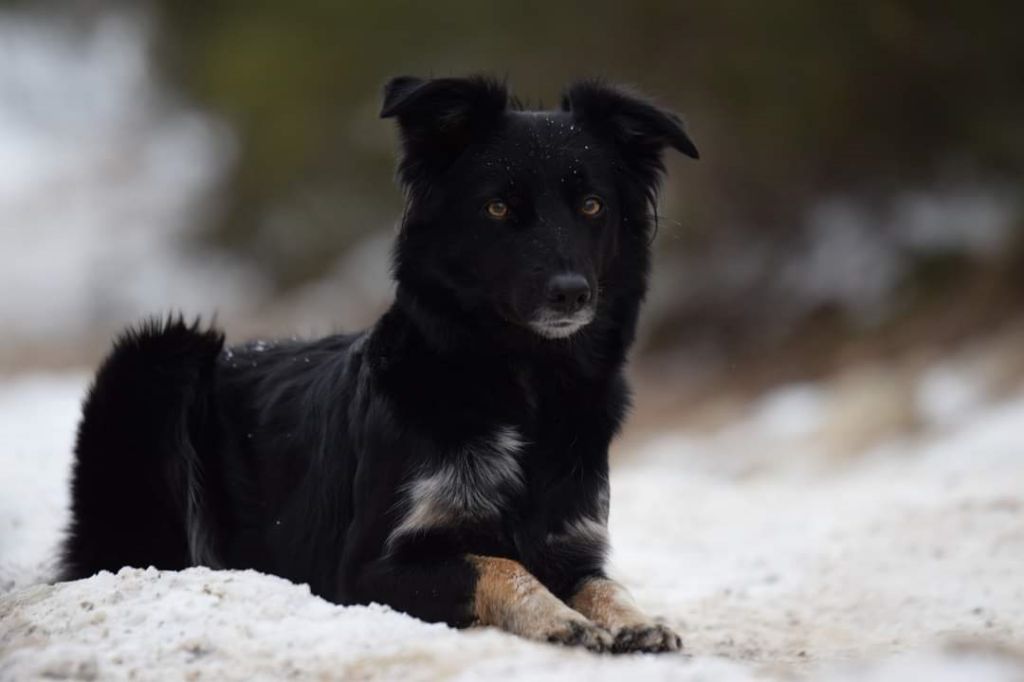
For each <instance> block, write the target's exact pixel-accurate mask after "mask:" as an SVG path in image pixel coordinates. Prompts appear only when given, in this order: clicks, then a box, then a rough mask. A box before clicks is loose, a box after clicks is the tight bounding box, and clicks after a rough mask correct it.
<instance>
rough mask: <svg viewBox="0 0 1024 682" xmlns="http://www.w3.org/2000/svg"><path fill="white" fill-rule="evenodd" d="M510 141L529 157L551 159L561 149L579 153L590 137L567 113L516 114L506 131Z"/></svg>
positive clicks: (529, 112)
mask: <svg viewBox="0 0 1024 682" xmlns="http://www.w3.org/2000/svg"><path fill="white" fill-rule="evenodd" d="M504 137H505V139H506V141H507V142H508V143H510V144H511V145H512V146H514V147H516V148H517V149H519V150H521V152H522V153H525V154H526V155H534V156H536V155H541V156H544V157H547V158H550V157H551V155H552V154H554V153H555V152H557V151H559V150H565V151H570V150H575V149H577V148H580V147H581V146H582V144H581V143H582V142H583V138H584V137H587V138H589V136H588V135H587V134H586V132H585V131H584V130H583V129H582V128H581V127H580V125H579V124H578V123H577V122H576V121H575V120H574V119H573V117H572V115H571V114H569V113H567V112H563V111H513V112H510V113H509V116H508V125H507V126H506V128H505V135H504Z"/></svg>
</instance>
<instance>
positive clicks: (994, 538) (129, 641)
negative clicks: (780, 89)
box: [0, 368, 1024, 682]
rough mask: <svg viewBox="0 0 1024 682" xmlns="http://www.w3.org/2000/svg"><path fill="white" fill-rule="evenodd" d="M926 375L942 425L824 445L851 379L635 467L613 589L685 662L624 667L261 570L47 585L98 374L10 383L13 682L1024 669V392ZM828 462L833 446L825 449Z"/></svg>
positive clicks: (637, 658) (4, 407)
mask: <svg viewBox="0 0 1024 682" xmlns="http://www.w3.org/2000/svg"><path fill="white" fill-rule="evenodd" d="M957 376H959V374H958V373H957V371H956V370H955V368H952V369H951V368H946V369H936V370H935V371H931V372H927V373H925V374H924V375H923V376H922V377H921V380H920V382H919V385H918V386H917V388H916V390H917V391H918V392H919V393H922V394H925V395H927V396H928V398H927V399H925V398H924V397H920V399H919V400H918V401H917V403H919V404H918V407H917V409H918V410H919V411H920V412H921V413H922V415H923V418H924V420H925V422H926V423H927V422H928V420H929V419H938V418H940V417H944V416H946V415H948V413H950V412H951V411H952V410H953V409H954V408H955V409H957V410H958V411H959V412H958V413H959V414H960V415H961V416H960V418H959V419H952V418H944V419H943V421H942V424H941V425H939V424H932V425H931V426H930V427H928V428H925V429H923V430H918V431H917V432H908V433H905V434H903V435H900V436H893V437H889V438H887V439H886V440H885V441H884V442H881V443H877V444H876V445H874V446H873V447H872V448H870V449H869V450H868V451H866V452H862V453H859V454H858V455H857V456H851V455H849V454H848V453H846V454H843V455H841V456H840V455H836V454H834V453H833V454H831V455H827V454H825V453H824V450H825V449H826V446H825V445H824V443H825V442H826V441H824V440H822V439H821V438H820V437H819V436H820V434H821V433H822V432H823V430H827V428H826V427H827V423H826V422H827V421H828V419H829V418H830V417H829V415H830V414H832V412H833V410H831V408H830V401H834V400H835V399H836V396H835V395H834V394H835V388H834V387H832V386H827V385H800V386H791V387H786V388H783V389H780V390H777V391H775V392H773V393H772V394H770V395H768V396H766V397H764V398H763V399H761V400H759V401H757V402H755V403H754V404H752V405H750V406H749V407H748V408H747V409H746V410H745V412H743V413H741V414H739V415H737V418H736V419H735V420H734V421H733V423H731V424H730V425H729V426H728V427H725V428H721V429H718V430H715V431H705V432H697V431H690V432H668V433H664V434H661V435H658V436H657V437H656V438H652V439H650V440H649V441H648V442H647V444H646V445H642V446H639V447H636V448H632V449H634V450H635V451H634V452H631V453H620V454H619V455H618V456H617V457H616V459H615V466H614V473H613V477H612V491H613V492H612V519H611V534H612V541H613V545H614V547H615V550H614V554H613V558H612V565H613V567H614V571H615V575H616V576H617V577H619V578H620V579H622V580H623V581H624V582H626V583H627V584H628V585H629V586H630V587H631V588H632V590H633V592H634V594H635V596H636V597H637V600H638V601H639V602H640V604H641V605H642V606H644V607H646V608H647V609H648V610H650V611H651V612H652V613H655V614H658V615H660V616H661V617H663V618H664V619H665V620H666V621H667V622H669V623H670V624H672V625H674V626H675V627H676V628H678V630H679V631H680V632H681V633H682V635H683V638H684V642H685V648H686V652H685V654H682V655H660V656H657V655H632V656H620V657H613V656H608V655H596V654H590V653H586V652H583V651H577V650H571V649H565V648H560V647H555V646H549V645H543V644H536V643H531V642H527V641H524V640H521V639H518V638H516V637H513V636H511V635H507V634H504V633H501V632H497V631H494V630H490V629H474V630H470V631H456V630H452V629H449V628H447V627H445V626H442V625H431V624H426V623H422V622H420V621H418V620H416V619H414V618H411V617H409V616H406V615H404V614H401V613H397V612H394V611H392V610H390V609H388V608H386V607H383V606H379V605H370V606H358V607H341V606H337V605H333V604H330V603H328V602H326V601H324V600H322V599H319V598H317V597H314V596H312V595H311V594H310V593H309V590H308V588H307V587H306V586H304V585H294V584H292V583H289V582H287V581H285V580H282V579H280V578H277V577H273V576H266V575H260V574H258V573H255V572H252V571H244V572H237V571H210V570H207V569H202V568H197V569H190V570H187V571H183V572H180V573H175V572H160V571H156V570H154V569H148V570H142V569H124V570H122V571H120V572H119V573H117V574H116V575H114V574H110V573H101V574H99V575H97V576H95V577H92V578H89V579H87V580H82V581H77V582H73V583H63V584H51V583H49V582H47V580H48V577H49V576H50V575H51V573H50V571H51V570H52V557H53V549H54V546H55V544H56V542H57V540H58V537H59V533H60V528H61V526H62V524H63V523H64V522H65V520H66V516H65V514H66V512H65V506H66V502H67V491H66V481H67V469H68V463H69V452H70V449H71V444H72V440H73V436H74V429H75V423H76V420H77V411H78V404H79V401H80V399H81V396H82V393H83V391H84V389H85V385H86V382H87V376H86V375H84V374H63V375H54V376H28V377H23V378H20V379H9V380H7V381H6V382H5V383H2V384H0V444H2V448H0V476H2V495H0V594H2V595H3V596H0V679H3V680H22V679H35V678H47V679H52V678H58V679H129V678H131V679H140V680H146V679H154V680H156V679H225V680H226V679H239V680H250V679H277V678H283V677H300V678H307V677H316V678H326V679H330V678H337V679H365V680H378V679H394V678H398V677H401V678H403V679H410V680H421V679H423V680H426V679H438V678H444V679H458V680H475V679H488V680H492V679H512V678H521V679H530V680H555V679H579V678H581V677H582V678H585V679H590V680H595V681H596V680H622V679H630V680H634V681H639V680H648V679H651V680H660V679H676V680H723V681H726V682H730V681H732V680H784V679H785V680H788V679H801V678H804V679H816V680H818V679H824V680H839V681H845V680H905V679H908V678H911V677H917V678H921V679H928V680H964V681H966V680H1007V681H1009V680H1021V679H1024V577H1022V576H1024V571H1022V567H1024V457H1022V454H1024V453H1022V452H1021V448H1022V447H1024V445H1022V443H1024V441H1022V440H1021V438H1020V434H1021V429H1022V427H1024V393H1013V394H1010V395H1005V396H1003V397H1002V398H1000V399H999V400H997V401H991V400H987V401H986V400H983V399H982V398H980V397H977V396H978V395H979V394H978V391H977V390H976V388H972V387H970V386H969V387H967V388H964V387H963V386H962V385H961V382H958V381H956V380H955V378H956V377H957ZM816 451H817V452H816Z"/></svg>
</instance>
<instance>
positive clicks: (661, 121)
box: [381, 77, 697, 339]
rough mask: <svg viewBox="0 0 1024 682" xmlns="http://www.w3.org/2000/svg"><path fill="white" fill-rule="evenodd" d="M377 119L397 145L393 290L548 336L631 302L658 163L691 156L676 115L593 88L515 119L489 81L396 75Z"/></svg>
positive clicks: (643, 263) (641, 275)
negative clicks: (617, 299) (391, 127)
mask: <svg viewBox="0 0 1024 682" xmlns="http://www.w3.org/2000/svg"><path fill="white" fill-rule="evenodd" d="M381 116H382V117H384V118H389V117H395V118H397V120H398V126H399V130H400V133H401V139H402V159H401V164H400V166H399V178H400V180H401V182H402V184H403V186H404V187H405V189H406V194H407V202H408V203H407V207H406V216H405V220H404V223H403V226H402V232H401V235H400V238H399V241H398V245H397V249H396V263H395V268H396V277H397V279H398V281H399V284H400V286H404V287H406V288H408V289H413V290H418V291H423V292H431V294H432V295H435V296H440V297H442V298H445V299H447V300H448V301H449V302H451V303H453V304H454V305H455V306H456V309H457V310H459V311H460V312H463V313H467V314H475V315H479V316H492V317H493V318H494V319H495V320H500V321H501V323H502V324H511V325H514V326H516V327H519V328H524V329H528V330H530V331H532V332H533V333H535V334H537V335H539V336H541V337H544V338H548V339H559V338H566V337H569V336H571V335H573V334H574V333H575V332H577V331H578V330H580V329H582V328H583V327H585V326H587V325H588V324H589V323H590V322H591V321H592V320H594V318H595V315H596V314H597V313H598V311H600V310H601V306H602V304H603V303H606V302H607V301H606V300H607V299H611V298H614V296H615V295H617V294H618V293H619V291H618V290H619V289H622V290H624V291H625V295H629V296H632V297H633V298H634V299H635V300H636V301H637V302H638V301H639V298H640V297H641V296H642V294H643V288H644V281H645V278H646V270H647V260H648V256H647V248H648V242H649V240H650V219H649V215H650V208H651V206H652V205H653V201H654V197H655V193H656V190H657V184H658V180H659V176H660V174H661V171H662V169H663V166H662V160H661V156H662V152H663V150H664V149H665V148H666V147H673V148H675V149H677V150H679V151H681V152H682V153H684V154H686V155H687V156H690V157H693V158H697V149H696V147H695V146H694V144H693V142H692V141H691V140H690V138H689V137H688V136H687V134H686V132H685V131H684V129H683V125H682V123H681V122H680V120H679V119H678V118H677V117H676V116H674V115H673V114H671V113H669V112H666V111H664V110H662V109H659V108H658V107H656V106H654V105H652V104H650V103H649V102H646V101H644V100H643V99H640V98H638V97H636V96H635V95H632V94H630V93H628V92H626V91H624V90H620V89H616V88H612V87H608V86H605V85H602V84H600V83H597V82H581V83H576V84H574V85H572V86H570V87H569V88H568V89H567V90H566V92H565V94H564V95H563V98H562V105H561V108H560V109H559V110H557V111H525V110H522V109H521V108H520V107H519V106H517V105H516V104H515V103H514V102H510V100H509V96H508V93H507V92H506V89H505V87H504V85H503V84H500V83H498V82H495V81H492V80H488V79H484V78H442V79H434V80H421V79H418V78H411V77H401V78H395V79H393V80H392V81H390V82H389V83H388V84H387V86H386V87H385V91H384V105H383V109H382V111H381Z"/></svg>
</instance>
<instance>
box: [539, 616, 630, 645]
mask: <svg viewBox="0 0 1024 682" xmlns="http://www.w3.org/2000/svg"><path fill="white" fill-rule="evenodd" d="M544 639H545V640H546V641H548V642H552V643H554V644H562V645H565V646H581V647H584V648H585V649H589V650H590V651H596V652H604V651H612V649H613V647H614V640H613V638H612V635H611V633H610V632H608V631H607V630H605V629H604V628H602V627H601V626H599V625H595V624H594V623H591V622H590V621H589V620H584V619H582V618H573V619H566V620H564V621H562V622H561V623H559V624H558V625H556V626H555V627H553V628H551V629H550V630H548V631H547V632H546V633H544Z"/></svg>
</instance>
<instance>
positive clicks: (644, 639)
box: [612, 623, 683, 654]
mask: <svg viewBox="0 0 1024 682" xmlns="http://www.w3.org/2000/svg"><path fill="white" fill-rule="evenodd" d="M614 634H615V641H614V643H613V644H612V651H614V652H615V653H617V654H621V653H633V652H638V651H642V652H647V653H662V652H666V651H679V650H680V649H682V648H683V640H681V639H680V638H679V635H677V634H676V633H674V632H673V631H672V630H671V628H669V627H667V626H665V625H661V624H659V623H643V624H640V625H626V626H623V627H621V628H619V629H617V630H616V631H615V633H614Z"/></svg>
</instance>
